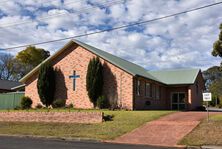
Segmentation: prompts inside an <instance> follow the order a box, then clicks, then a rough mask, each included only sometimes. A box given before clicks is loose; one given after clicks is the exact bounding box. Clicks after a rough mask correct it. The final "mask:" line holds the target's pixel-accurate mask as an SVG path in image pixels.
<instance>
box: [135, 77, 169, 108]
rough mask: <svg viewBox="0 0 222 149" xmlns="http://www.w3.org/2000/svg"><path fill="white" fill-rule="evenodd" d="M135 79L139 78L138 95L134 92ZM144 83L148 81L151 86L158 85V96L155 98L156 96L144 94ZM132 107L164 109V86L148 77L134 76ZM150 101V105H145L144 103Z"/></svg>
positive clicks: (165, 102) (165, 103)
mask: <svg viewBox="0 0 222 149" xmlns="http://www.w3.org/2000/svg"><path fill="white" fill-rule="evenodd" d="M137 80H140V83H141V85H140V95H137V93H136V84H137ZM145 83H150V84H151V86H152V88H154V87H159V95H160V97H159V98H156V96H154V95H153V96H152V97H147V96H145ZM134 86H135V87H134V97H135V98H134V104H135V105H134V108H135V109H137V110H139V109H166V107H167V100H166V88H165V85H163V84H161V83H158V82H156V81H152V80H149V79H145V78H141V77H136V78H135V79H134ZM147 102H150V105H147V104H146V103H147Z"/></svg>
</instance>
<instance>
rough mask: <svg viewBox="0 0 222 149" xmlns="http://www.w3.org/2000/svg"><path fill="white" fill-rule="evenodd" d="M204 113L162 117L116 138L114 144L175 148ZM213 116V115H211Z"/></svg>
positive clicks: (204, 116)
mask: <svg viewBox="0 0 222 149" xmlns="http://www.w3.org/2000/svg"><path fill="white" fill-rule="evenodd" d="M206 114H207V113H206V112H177V113H173V114H170V115H167V116H164V117H162V118H160V119H158V120H154V121H151V122H148V123H146V124H145V125H143V126H141V127H139V128H137V129H135V130H133V131H132V132H130V133H127V134H125V135H123V136H121V137H118V138H116V139H115V140H114V141H113V142H115V143H126V144H146V145H159V146H176V144H177V142H178V141H180V140H181V139H182V138H183V137H184V136H185V135H187V134H188V133H189V132H191V131H192V129H194V128H195V127H196V126H197V125H198V124H199V123H200V121H201V120H202V119H203V118H206V116H207V115H206ZM211 114H213V113H211Z"/></svg>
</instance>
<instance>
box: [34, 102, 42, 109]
mask: <svg viewBox="0 0 222 149" xmlns="http://www.w3.org/2000/svg"><path fill="white" fill-rule="evenodd" d="M35 108H36V109H42V108H43V106H42V105H41V104H40V103H38V104H37V105H36V106H35Z"/></svg>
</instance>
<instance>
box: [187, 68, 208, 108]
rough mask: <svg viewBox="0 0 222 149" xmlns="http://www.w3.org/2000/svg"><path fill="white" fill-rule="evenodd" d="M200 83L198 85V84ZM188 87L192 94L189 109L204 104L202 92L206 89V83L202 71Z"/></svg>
mask: <svg viewBox="0 0 222 149" xmlns="http://www.w3.org/2000/svg"><path fill="white" fill-rule="evenodd" d="M196 84H198V87H197V85H196ZM188 89H189V90H190V91H191V95H190V102H191V103H190V107H189V109H190V110H192V109H196V108H197V107H198V106H201V105H202V101H203V97H202V93H203V91H204V90H205V83H204V79H203V77H202V74H201V72H199V74H198V76H197V79H196V81H195V83H194V84H193V85H190V86H189V87H188Z"/></svg>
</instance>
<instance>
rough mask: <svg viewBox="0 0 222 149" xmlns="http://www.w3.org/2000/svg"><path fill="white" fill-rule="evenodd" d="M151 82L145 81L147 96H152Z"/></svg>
mask: <svg viewBox="0 0 222 149" xmlns="http://www.w3.org/2000/svg"><path fill="white" fill-rule="evenodd" d="M150 87H151V86H150V83H145V96H146V97H150V96H151V95H150V93H151V91H150Z"/></svg>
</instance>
